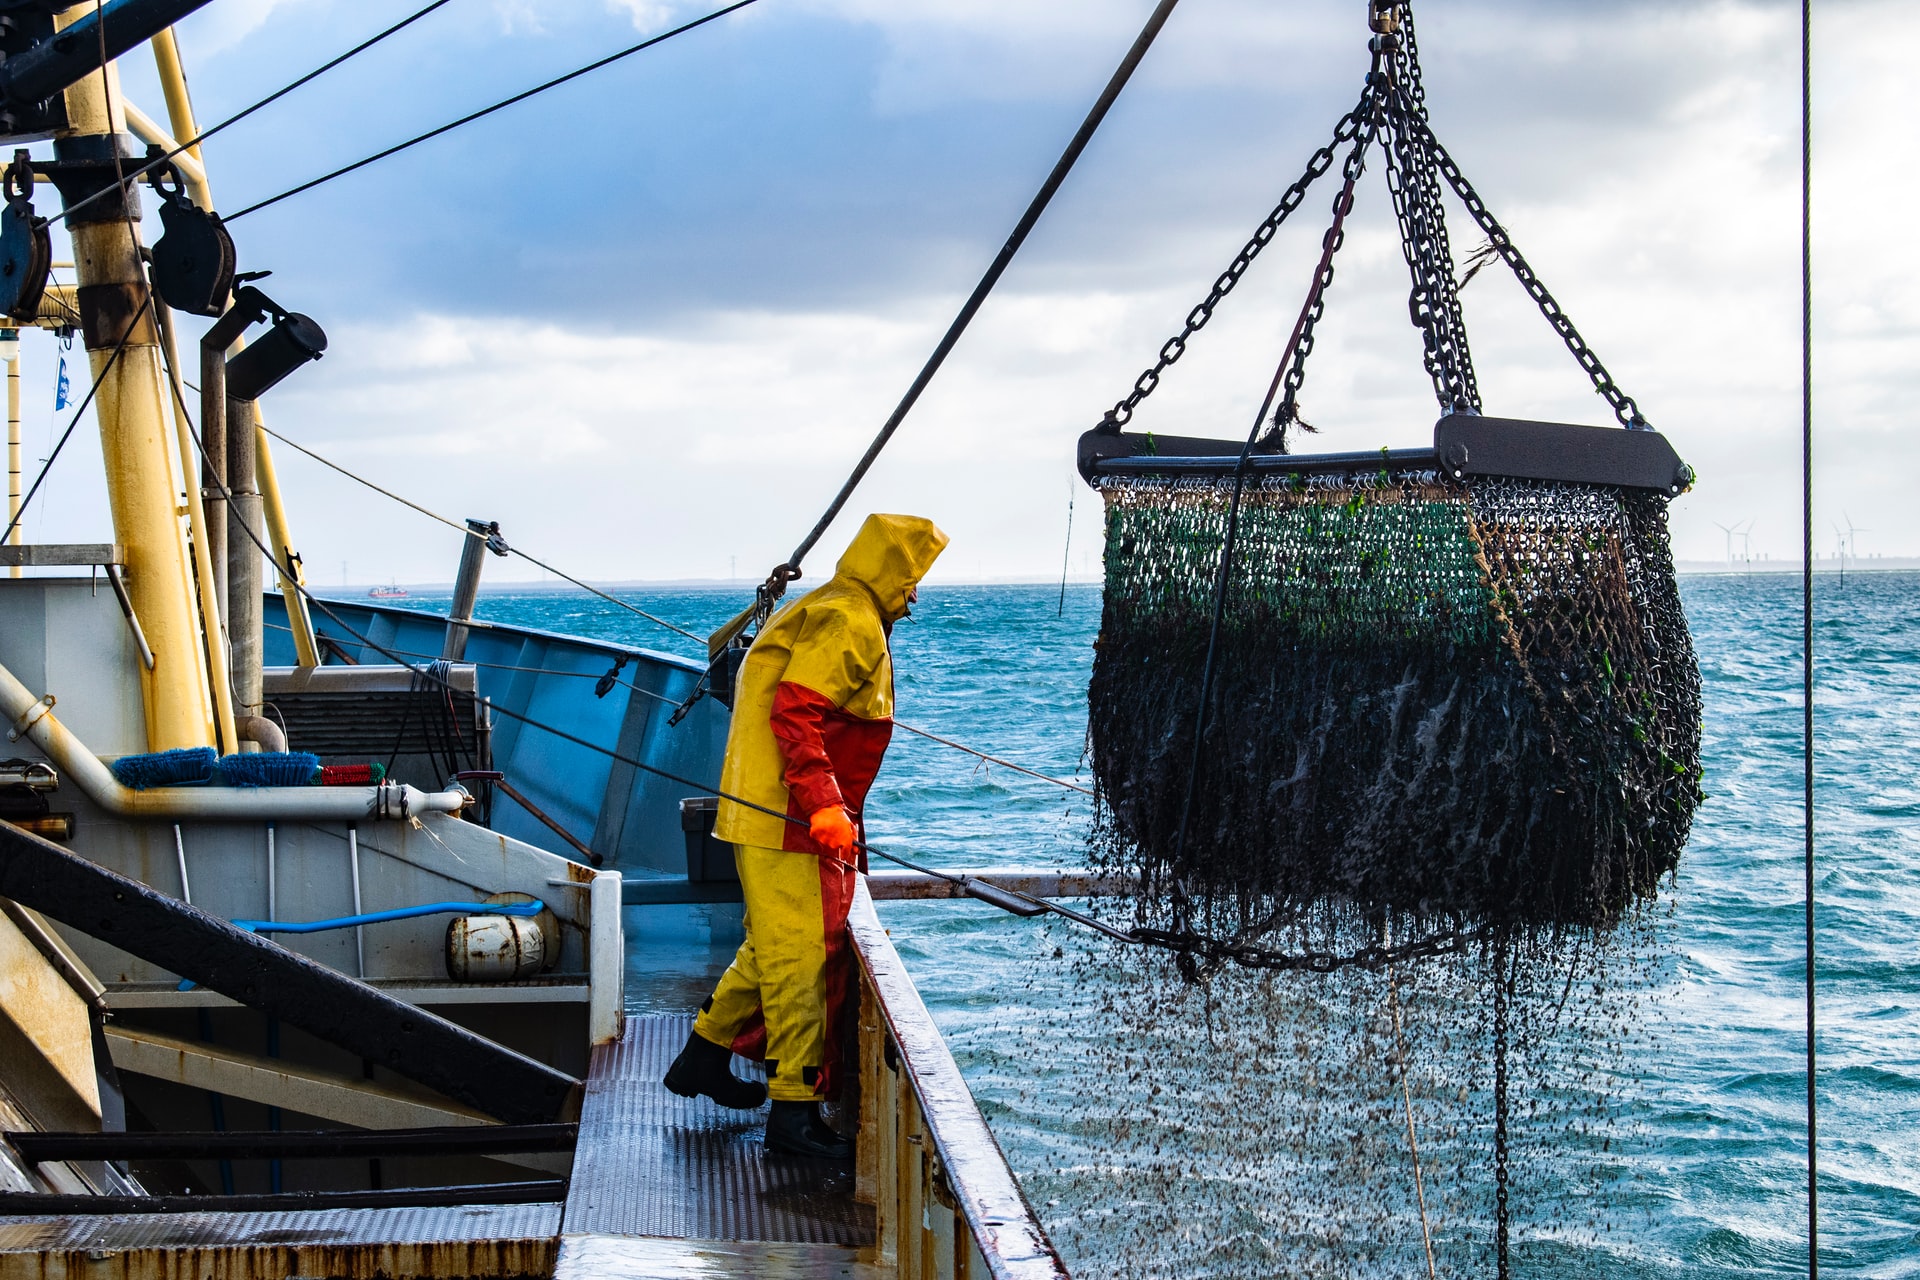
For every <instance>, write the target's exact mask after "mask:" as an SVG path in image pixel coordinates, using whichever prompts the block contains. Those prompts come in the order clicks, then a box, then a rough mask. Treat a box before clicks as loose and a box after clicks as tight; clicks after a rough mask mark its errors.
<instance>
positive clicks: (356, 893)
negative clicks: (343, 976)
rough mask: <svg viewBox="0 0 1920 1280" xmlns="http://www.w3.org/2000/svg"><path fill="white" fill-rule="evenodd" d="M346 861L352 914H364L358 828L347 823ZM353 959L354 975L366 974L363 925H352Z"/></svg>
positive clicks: (365, 944)
mask: <svg viewBox="0 0 1920 1280" xmlns="http://www.w3.org/2000/svg"><path fill="white" fill-rule="evenodd" d="M347 863H348V865H349V866H351V867H352V868H353V914H355V915H356V916H359V915H365V914H366V912H364V911H363V910H361V908H360V828H359V827H358V826H355V825H354V824H352V823H348V824H347ZM353 959H354V963H355V965H357V966H358V967H357V968H356V969H355V971H354V976H355V977H358V978H364V977H366V976H367V931H366V928H365V926H363V925H355V926H353Z"/></svg>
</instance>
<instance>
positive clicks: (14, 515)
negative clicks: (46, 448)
mask: <svg viewBox="0 0 1920 1280" xmlns="http://www.w3.org/2000/svg"><path fill="white" fill-rule="evenodd" d="M8 335H11V336H12V338H13V354H12V355H10V356H8V357H7V523H9V524H13V522H14V521H15V520H18V519H19V518H20V331H19V330H18V329H0V338H4V337H6V336H8ZM7 541H8V542H10V543H12V544H13V545H14V546H16V547H17V546H19V545H20V526H19V525H17V524H15V525H14V526H13V532H12V533H10V534H8V535H7ZM24 572H25V571H24V570H23V569H21V567H20V566H19V565H15V566H13V568H12V569H10V570H8V574H9V576H11V577H15V578H18V577H20V576H22V574H23V573H24Z"/></svg>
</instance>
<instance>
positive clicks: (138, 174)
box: [48, 0, 451, 222]
mask: <svg viewBox="0 0 1920 1280" xmlns="http://www.w3.org/2000/svg"><path fill="white" fill-rule="evenodd" d="M449 3H451V0H433V3H432V4H429V5H427V6H426V7H425V8H423V9H418V10H416V11H415V12H413V13H412V14H410V15H409V16H407V17H405V18H402V19H401V20H400V21H398V22H396V23H394V24H393V25H392V26H390V27H388V28H387V29H386V30H384V31H382V32H380V33H379V34H377V35H373V36H369V37H368V38H367V39H365V40H362V41H361V42H360V43H359V44H357V45H355V46H354V47H353V48H351V49H349V50H347V51H346V52H345V53H343V54H340V55H339V56H338V57H336V58H333V59H331V60H330V61H327V62H323V63H321V64H320V65H319V66H317V67H315V68H314V69H313V70H311V71H309V72H307V74H305V75H303V76H301V77H300V78H299V79H298V80H295V81H293V82H292V83H290V84H287V85H284V86H282V87H281V88H278V89H275V90H274V91H273V92H272V93H270V94H268V95H267V96H266V97H264V98H262V99H260V100H259V101H258V102H256V103H254V104H253V105H252V106H250V107H246V108H244V109H242V110H240V111H237V112H235V113H234V114H233V115H230V116H228V117H227V118H226V119H225V120H222V121H221V122H220V123H219V124H216V125H214V126H213V127H212V128H210V129H203V130H202V131H201V132H199V133H197V134H195V135H194V136H193V137H191V138H189V139H187V140H186V141H184V142H180V143H178V145H176V146H175V147H174V149H173V150H171V151H169V152H167V153H166V154H165V155H163V156H159V157H156V158H155V159H152V160H149V161H147V163H146V164H144V165H142V166H140V168H138V169H135V170H134V171H133V172H132V173H129V174H126V175H124V176H122V177H121V178H120V180H119V182H118V183H117V184H116V185H115V186H111V187H102V188H101V189H100V190H98V191H96V192H94V193H93V194H92V195H90V196H85V197H83V198H81V199H79V200H76V201H74V202H73V203H72V204H70V205H68V206H67V207H66V208H65V209H63V210H62V211H61V212H59V213H57V214H55V215H53V217H51V218H49V219H48V221H49V222H58V221H64V220H66V219H68V218H71V217H72V216H73V215H74V214H75V213H77V212H79V211H80V210H81V209H84V208H86V207H87V206H88V205H90V204H92V203H93V202H94V201H96V200H101V199H104V198H105V197H106V195H107V193H108V192H109V191H119V190H125V188H126V184H127V183H129V182H136V181H138V180H139V179H140V178H142V177H144V176H145V175H147V174H149V173H152V172H153V171H154V170H156V169H158V168H160V167H161V166H163V165H165V164H167V163H168V162H169V161H171V160H173V159H174V158H175V157H176V156H179V155H182V154H184V153H185V152H188V151H191V150H193V149H194V148H195V147H197V146H199V145H200V144H201V143H202V142H205V141H206V140H207V139H208V138H211V137H212V136H213V135H214V134H216V133H219V132H220V131H221V130H223V129H225V128H226V127H227V126H228V125H234V124H238V123H240V122H241V121H242V120H245V119H246V118H247V117H248V116H250V115H252V114H253V113H254V112H256V111H258V110H260V109H261V108H262V107H265V106H269V105H271V104H272V103H275V102H278V101H279V100H280V99H281V98H284V97H286V96H287V95H288V94H290V93H292V92H293V91H294V90H295V89H298V88H299V87H300V86H301V85H304V84H307V83H308V82H310V81H313V80H317V79H318V78H319V77H321V76H323V75H325V74H326V73H327V72H329V71H331V70H333V69H334V68H335V67H337V66H339V65H340V64H341V63H343V62H345V61H347V60H348V59H350V58H353V57H355V56H357V55H359V54H362V53H365V52H366V51H367V50H368V49H371V48H373V46H375V45H376V44H379V43H380V42H381V41H382V40H385V39H386V38H387V37H388V36H390V35H393V34H394V33H395V32H398V31H401V30H403V29H405V28H407V27H410V26H412V25H413V24H414V23H416V22H418V21H419V20H420V19H422V18H424V17H426V16H427V15H428V14H430V13H432V12H433V11H434V10H435V9H438V8H441V7H442V6H443V5H446V4H449ZM102 32H103V34H104V26H103V27H102Z"/></svg>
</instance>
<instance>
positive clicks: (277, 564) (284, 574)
mask: <svg viewBox="0 0 1920 1280" xmlns="http://www.w3.org/2000/svg"><path fill="white" fill-rule="evenodd" d="M151 43H152V45H153V65H154V68H155V69H156V70H157V71H158V72H159V73H160V92H161V95H162V96H163V97H164V98H165V99H166V103H167V127H168V128H170V129H172V130H173V136H174V137H175V138H177V139H179V140H180V141H182V142H185V141H186V140H187V139H189V138H193V137H197V136H198V135H199V132H200V127H199V125H198V124H197V123H196V122H195V120H194V115H193V99H192V98H191V97H190V96H189V95H188V93H187V74H186V69H185V67H184V66H182V64H181V62H180V45H179V43H178V41H176V40H175V39H174V35H173V28H172V27H168V28H167V29H166V30H165V31H162V32H161V33H160V34H159V35H157V36H155V37H154V38H153V40H152V41H151ZM187 154H188V155H190V156H192V157H193V158H194V159H195V160H198V161H200V170H201V173H200V176H199V177H197V178H196V177H194V176H193V175H187V176H186V181H187V190H188V191H189V192H190V193H191V194H192V196H193V200H194V203H195V204H198V205H199V206H200V207H201V208H202V209H211V208H213V188H212V186H211V185H210V184H209V183H208V181H207V179H206V176H205V174H206V159H205V157H203V156H202V155H201V154H200V148H199V146H198V145H197V144H196V145H194V146H190V147H188V148H187ZM241 343H242V344H244V343H245V339H242V340H241ZM174 367H175V368H178V367H179V366H178V365H177V364H176V365H175V366H174ZM253 422H254V448H255V454H254V465H255V468H256V474H255V481H256V483H257V484H258V485H259V488H260V505H261V507H262V509H263V512H264V514H265V515H266V518H267V541H268V543H269V544H270V545H271V546H272V547H273V560H274V565H273V567H274V569H275V571H276V572H278V573H279V575H280V598H281V599H283V600H285V601H286V602H287V624H288V626H290V627H291V628H292V629H293V648H294V655H295V661H297V662H298V663H299V665H301V666H303V667H317V666H319V665H320V646H319V644H318V643H317V642H316V641H315V640H314V636H313V618H312V615H310V614H309V613H308V612H307V601H306V598H305V597H304V596H302V595H301V594H300V587H301V586H303V585H305V583H306V580H307V579H306V574H305V573H303V572H302V571H301V568H300V561H299V558H298V557H297V556H296V554H295V553H294V550H293V534H292V531H291V529H290V528H289V527H288V525H287V508H286V504H285V503H284V502H283V501H282V500H281V496H280V473H279V472H278V471H276V470H275V469H274V465H273V450H272V448H271V447H270V445H269V442H268V437H267V432H266V423H265V421H264V420H263V419H262V417H261V414H260V406H259V404H258V403H257V402H256V403H255V405H254V409H253ZM227 429H228V430H229V431H231V430H233V429H234V428H233V425H232V424H231V423H229V424H228V426H227ZM196 467H197V461H194V460H192V459H190V461H189V472H190V473H191V472H192V471H193V470H194V469H195V468H196Z"/></svg>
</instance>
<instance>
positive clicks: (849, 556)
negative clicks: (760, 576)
mask: <svg viewBox="0 0 1920 1280" xmlns="http://www.w3.org/2000/svg"><path fill="white" fill-rule="evenodd" d="M946 545H947V535H946V534H944V533H942V532H941V531H940V530H939V528H938V527H937V526H935V524H934V523H933V522H932V521H931V520H926V519H923V518H921V517H919V516H896V515H870V516H868V517H867V519H866V522H865V523H864V524H862V525H861V526H860V531H859V532H858V533H856V534H855V535H854V538H853V542H852V543H851V544H849V545H848V547H847V550H846V554H845V555H843V556H841V557H840V562H839V564H838V565H836V566H835V567H834V574H833V577H832V578H830V579H828V580H827V582H825V583H824V584H822V585H821V586H818V587H816V588H814V589H813V590H812V591H809V592H808V593H807V594H806V595H804V596H801V597H800V598H799V599H798V600H796V601H794V602H793V603H792V604H790V605H788V606H787V607H786V608H784V609H782V610H781V611H780V612H779V613H777V614H775V615H774V616H773V617H772V618H771V619H770V620H769V621H768V622H767V625H766V626H765V627H763V628H762V629H761V631H760V635H759V638H758V639H756V640H755V641H754V642H753V648H752V649H751V650H749V651H748V653H747V658H746V661H745V662H744V663H743V664H742V665H741V668H740V677H739V683H738V684H737V685H736V687H735V690H734V702H733V725H732V728H731V729H730V730H729V732H728V734H727V754H726V761H725V763H724V764H723V765H722V767H721V772H720V791H721V793H722V795H723V796H738V797H740V798H741V799H743V800H749V801H752V802H753V803H754V804H758V805H764V806H765V807H767V808H769V809H772V810H774V811H775V812H776V813H785V814H789V815H791V816H792V817H794V818H796V819H798V822H797V823H796V822H783V821H781V820H780V819H779V818H776V817H774V816H773V815H772V814H768V813H760V812H757V811H755V810H753V809H749V808H747V807H746V806H744V805H741V804H736V803H734V802H733V801H732V800H729V799H722V800H721V801H720V811H719V814H718V816H717V819H716V821H715V823H714V835H715V836H717V837H718V838H719V839H722V840H728V841H732V842H733V843H735V844H744V845H753V846H756V847H759V848H763V849H786V850H792V851H795V852H803V853H813V854H819V853H822V852H824V850H822V849H821V848H820V847H819V846H818V845H816V844H815V843H814V842H813V840H812V839H811V838H810V837H809V836H808V835H807V819H808V817H810V816H811V815H812V814H813V813H815V812H817V811H818V810H820V809H823V808H826V807H827V806H829V805H834V804H844V805H846V807H847V811H848V812H849V813H850V814H851V815H852V816H853V819H854V821H855V823H856V824H858V823H859V821H860V815H861V809H862V807H863V806H864V805H865V803H866V798H867V790H868V788H869V787H871V786H872V785H873V779H874V776H875V775H876V774H877V773H878V772H879V771H880V760H881V757H882V756H884V755H885V754H886V750H887V742H888V739H889V738H890V737H891V736H892V733H893V662H892V658H891V656H890V654H889V651H888V648H887V637H888V634H889V632H890V631H891V629H892V627H893V624H894V623H895V622H897V621H899V620H900V619H901V618H904V617H905V616H906V615H907V596H908V594H909V593H910V592H912V590H913V589H914V588H915V587H916V586H918V585H919V583H920V580H921V579H922V578H923V577H925V576H926V573H927V570H928V569H930V568H931V567H932V566H933V562H934V561H935V560H936V559H937V558H938V557H939V555H940V552H941V550H942V549H944V548H945V547H946Z"/></svg>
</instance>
